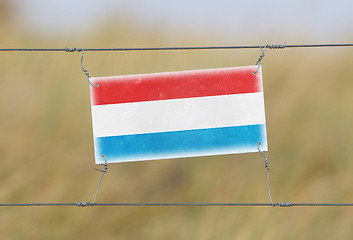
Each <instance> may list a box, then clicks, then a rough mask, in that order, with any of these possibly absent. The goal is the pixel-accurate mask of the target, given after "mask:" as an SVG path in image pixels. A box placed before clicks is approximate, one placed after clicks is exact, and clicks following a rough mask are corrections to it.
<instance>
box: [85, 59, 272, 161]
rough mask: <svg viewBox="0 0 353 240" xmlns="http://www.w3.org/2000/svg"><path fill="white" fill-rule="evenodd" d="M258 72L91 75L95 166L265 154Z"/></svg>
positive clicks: (249, 69)
mask: <svg viewBox="0 0 353 240" xmlns="http://www.w3.org/2000/svg"><path fill="white" fill-rule="evenodd" d="M256 69H257V66H249V67H236V68H222V69H208V70H194V71H182V72H170V73H154V74H141V75H129V76H117V77H99V78H91V79H90V80H91V82H92V83H93V84H99V87H93V86H90V92H91V105H92V123H93V135H94V147H95V159H96V164H102V163H104V159H103V158H102V157H101V155H102V154H104V155H105V156H106V158H107V160H108V163H113V162H128V161H142V160H157V159H171V158H184V157H196V156H208V155H223V154H235V153H246V152H257V151H258V149H257V144H258V143H259V142H260V143H261V149H262V150H263V151H267V137H266V122H265V107H264V95H263V84H262V73H261V68H260V69H259V71H258V72H257V73H256V74H253V72H254V71H256Z"/></svg>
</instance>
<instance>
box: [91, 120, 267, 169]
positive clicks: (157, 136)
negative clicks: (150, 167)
mask: <svg viewBox="0 0 353 240" xmlns="http://www.w3.org/2000/svg"><path fill="white" fill-rule="evenodd" d="M258 142H261V143H262V145H261V146H262V148H263V147H266V146H267V139H266V127H265V125H264V124H258V125H247V126H236V127H223V128H209V129H199V130H186V131H175V132H160V133H148V134H136V135H124V136H111V137H99V138H95V151H96V153H95V154H96V163H103V162H104V161H103V159H102V157H101V155H102V154H104V155H105V156H106V158H107V160H108V162H127V161H139V160H153V159H165V158H180V157H194V156H206V155H221V154H232V153H241V152H255V151H257V143H258ZM263 150H267V147H266V149H263Z"/></svg>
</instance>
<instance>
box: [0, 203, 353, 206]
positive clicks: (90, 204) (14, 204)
mask: <svg viewBox="0 0 353 240" xmlns="http://www.w3.org/2000/svg"><path fill="white" fill-rule="evenodd" d="M44 206H46V207H52V206H78V207H89V206H91V207H93V206H150V207H161V206H170V207H196V206H198V207H210V206H220V207H222V206H223V207H224V206H229V207H276V206H278V207H353V203H292V202H283V203H274V204H271V203H94V204H93V203H90V202H77V203H1V204H0V207H44Z"/></svg>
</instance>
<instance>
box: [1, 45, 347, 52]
mask: <svg viewBox="0 0 353 240" xmlns="http://www.w3.org/2000/svg"><path fill="white" fill-rule="evenodd" d="M317 47H353V43H332V44H331V43H330V44H296V45H293V44H292V45H286V44H271V45H250V46H204V47H146V48H142V47H141V48H68V47H66V48H0V51H1V52H81V51H86V52H87V51H92V52H98V51H172V50H222V49H223V50H224V49H256V48H266V49H284V48H317Z"/></svg>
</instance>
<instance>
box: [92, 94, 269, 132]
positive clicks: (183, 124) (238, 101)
mask: <svg viewBox="0 0 353 240" xmlns="http://www.w3.org/2000/svg"><path fill="white" fill-rule="evenodd" d="M92 121H93V135H94V137H106V136H119V135H132V134H142V133H153V132H169V131H181V130H192V129H204V128H217V127H230V126H242V125H253V124H264V123H265V109H264V98H263V93H262V92H258V93H245V94H233V95H222V96H211V97H198V98H185V99H172V100H162V101H148V102H136V103H123V104H109V105H98V106H92Z"/></svg>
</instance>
